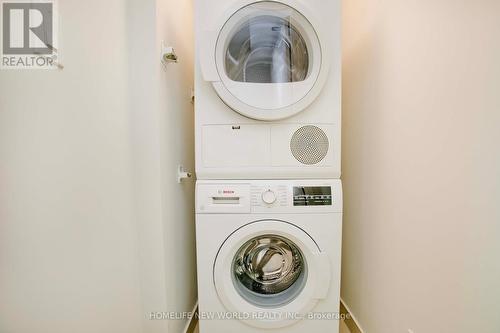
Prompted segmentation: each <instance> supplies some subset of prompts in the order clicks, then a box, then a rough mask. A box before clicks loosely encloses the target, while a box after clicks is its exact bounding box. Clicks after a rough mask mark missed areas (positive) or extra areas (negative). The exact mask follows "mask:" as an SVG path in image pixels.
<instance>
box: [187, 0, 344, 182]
mask: <svg viewBox="0 0 500 333" xmlns="http://www.w3.org/2000/svg"><path fill="white" fill-rule="evenodd" d="M195 32H196V65H195V82H196V83H195V92H196V102H195V104H196V105H195V109H196V162H197V163H196V165H197V167H196V169H197V170H196V171H197V176H198V179H265V178H280V179H292V178H301V177H307V178H318V179H320V178H339V177H340V136H341V132H340V128H341V127H340V125H341V124H340V123H341V108H340V74H341V63H340V1H339V0H279V1H255V0H210V1H207V0H195Z"/></svg>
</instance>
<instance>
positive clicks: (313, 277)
mask: <svg viewBox="0 0 500 333" xmlns="http://www.w3.org/2000/svg"><path fill="white" fill-rule="evenodd" d="M341 234H342V189H341V181H340V180H294V181H285V180H265V181H260V180H255V181H241V182H240V181H224V182H216V181H212V180H207V181H199V182H198V183H197V189H196V235H197V236H196V237H197V239H196V240H197V261H198V294H199V311H200V332H201V333H234V332H238V333H257V332H263V331H266V332H273V333H285V332H286V333H304V332H331V333H337V332H338V329H339V321H338V312H339V301H340V260H341V240H342V236H341Z"/></svg>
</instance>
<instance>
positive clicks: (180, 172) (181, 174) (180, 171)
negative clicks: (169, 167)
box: [177, 165, 193, 183]
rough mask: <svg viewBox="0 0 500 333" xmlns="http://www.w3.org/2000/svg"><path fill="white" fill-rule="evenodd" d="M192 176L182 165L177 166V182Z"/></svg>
mask: <svg viewBox="0 0 500 333" xmlns="http://www.w3.org/2000/svg"><path fill="white" fill-rule="evenodd" d="M192 177H193V174H192V173H191V172H188V171H187V170H186V169H184V167H183V166H182V165H179V167H178V168H177V182H178V183H182V181H183V180H187V179H190V178H192Z"/></svg>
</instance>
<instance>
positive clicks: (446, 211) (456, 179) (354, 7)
mask: <svg viewBox="0 0 500 333" xmlns="http://www.w3.org/2000/svg"><path fill="white" fill-rule="evenodd" d="M343 21H344V32H343V40H344V42H343V43H344V55H343V57H344V64H343V66H344V69H343V72H344V73H343V74H344V82H343V83H344V85H343V89H344V93H343V116H344V120H343V125H344V129H343V133H344V137H343V145H344V146H343V172H344V174H343V179H344V184H345V221H344V230H345V232H344V249H343V250H344V256H343V276H342V278H343V283H342V296H343V299H344V300H345V301H346V303H347V304H348V305H349V306H350V307H351V309H352V311H353V313H354V314H355V315H356V316H357V317H358V319H359V321H360V323H361V325H362V326H363V328H364V329H365V331H366V332H369V333H396V332H405V333H406V332H407V330H408V329H409V328H411V329H413V331H414V332H415V333H419V332H425V333H433V332H436V333H438V332H439V333H440V332H454V333H462V332H463V333H467V332H488V333H495V332H500V316H499V315H498V313H499V311H500V305H499V304H500V303H499V301H498V300H499V299H500V260H499V254H500V240H499V235H500V204H499V203H500V177H499V170H500V148H499V143H500V93H499V91H500V90H499V87H500V61H499V59H500V43H499V40H500V3H499V2H498V1H488V0H482V1H456V0H443V1H400V0H391V1H384V2H380V1H369V0H350V1H345V2H344V9H343Z"/></svg>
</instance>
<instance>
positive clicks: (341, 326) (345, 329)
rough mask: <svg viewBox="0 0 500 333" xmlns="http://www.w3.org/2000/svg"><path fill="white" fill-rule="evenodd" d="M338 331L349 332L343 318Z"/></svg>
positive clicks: (195, 332) (197, 332)
mask: <svg viewBox="0 0 500 333" xmlns="http://www.w3.org/2000/svg"><path fill="white" fill-rule="evenodd" d="M193 333H199V330H198V325H196V327H195V329H194V332H193ZM340 333H351V331H349V328H348V327H347V326H346V324H345V323H344V321H343V320H342V321H341V322H340Z"/></svg>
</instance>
